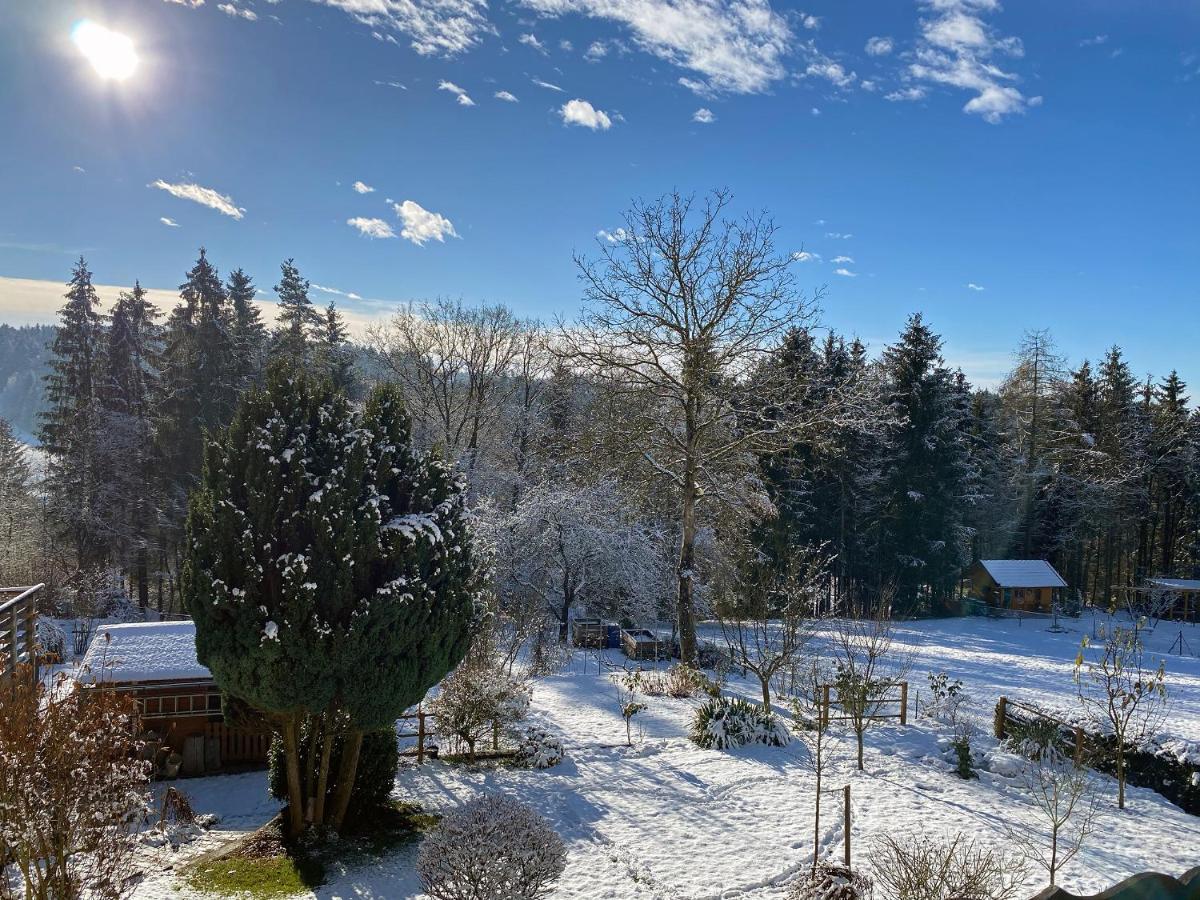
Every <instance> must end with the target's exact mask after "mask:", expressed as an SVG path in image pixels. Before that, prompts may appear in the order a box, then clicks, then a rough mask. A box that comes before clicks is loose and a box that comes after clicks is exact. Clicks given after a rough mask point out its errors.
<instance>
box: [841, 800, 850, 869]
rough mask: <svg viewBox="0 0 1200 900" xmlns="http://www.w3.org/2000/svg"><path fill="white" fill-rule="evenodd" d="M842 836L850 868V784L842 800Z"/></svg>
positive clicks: (846, 859)
mask: <svg viewBox="0 0 1200 900" xmlns="http://www.w3.org/2000/svg"><path fill="white" fill-rule="evenodd" d="M842 837H843V841H842V844H843V847H844V853H845V863H846V868H847V869H848V868H850V785H846V787H845V797H844V798H843V800H842Z"/></svg>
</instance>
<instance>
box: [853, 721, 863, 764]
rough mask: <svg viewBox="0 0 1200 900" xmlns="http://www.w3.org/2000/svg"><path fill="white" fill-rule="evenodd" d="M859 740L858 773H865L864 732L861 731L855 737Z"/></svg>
mask: <svg viewBox="0 0 1200 900" xmlns="http://www.w3.org/2000/svg"><path fill="white" fill-rule="evenodd" d="M855 736H856V737H857V738H858V771H860V772H861V771H863V732H862V729H859V730H858V731H857V732H856V735H855Z"/></svg>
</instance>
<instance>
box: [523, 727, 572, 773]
mask: <svg viewBox="0 0 1200 900" xmlns="http://www.w3.org/2000/svg"><path fill="white" fill-rule="evenodd" d="M566 755H567V751H566V750H565V749H564V748H563V743H562V741H561V740H559V738H558V737H557V736H556V735H553V734H551V733H550V732H548V731H547V730H546V729H544V728H539V727H537V726H536V725H535V726H533V727H532V728H526V729H525V733H524V734H523V735H522V736H521V744H520V746H519V747H517V763H518V765H522V766H525V767H526V768H529V769H549V768H550V767H551V766H557V765H558V764H559V763H560V762H562V761H563V757H564V756H566Z"/></svg>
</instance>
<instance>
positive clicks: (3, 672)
mask: <svg viewBox="0 0 1200 900" xmlns="http://www.w3.org/2000/svg"><path fill="white" fill-rule="evenodd" d="M43 587H45V585H44V584H35V585H30V586H26V587H10V588H0V598H6V599H3V602H0V678H8V677H11V676H12V674H13V672H15V671H16V670H17V667H18V666H23V665H28V666H29V667H30V668H31V669H32V670H33V674H34V678H35V679H36V678H37V665H38V658H37V602H36V595H37V592H38V591H40V590H41V589H42V588H43Z"/></svg>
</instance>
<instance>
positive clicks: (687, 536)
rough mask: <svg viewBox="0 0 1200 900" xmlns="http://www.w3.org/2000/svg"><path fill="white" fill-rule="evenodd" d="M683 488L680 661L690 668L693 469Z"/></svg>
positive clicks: (693, 623) (693, 649)
mask: <svg viewBox="0 0 1200 900" xmlns="http://www.w3.org/2000/svg"><path fill="white" fill-rule="evenodd" d="M685 479H686V483H685V484H684V487H683V516H682V523H681V524H682V526H683V527H682V529H681V537H680V541H679V602H678V606H677V609H676V614H677V617H678V619H679V658H680V660H682V661H683V662H685V663H687V664H688V665H695V663H696V612H695V604H694V602H693V599H692V586H693V583H694V581H695V578H696V572H695V564H696V484H695V476H694V472H693V471H692V470H691V469H690V468H689V469H688V471H687V474H686V475H685Z"/></svg>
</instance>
